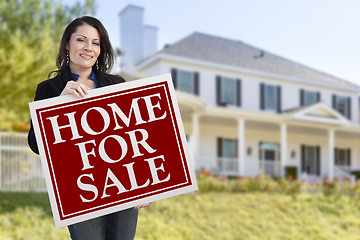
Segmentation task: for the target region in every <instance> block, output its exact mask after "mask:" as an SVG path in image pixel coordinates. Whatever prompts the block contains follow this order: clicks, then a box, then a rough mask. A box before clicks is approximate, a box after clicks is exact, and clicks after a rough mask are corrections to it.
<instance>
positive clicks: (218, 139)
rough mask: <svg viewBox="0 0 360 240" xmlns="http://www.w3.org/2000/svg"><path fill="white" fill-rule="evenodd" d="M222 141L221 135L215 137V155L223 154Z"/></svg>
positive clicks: (220, 155)
mask: <svg viewBox="0 0 360 240" xmlns="http://www.w3.org/2000/svg"><path fill="white" fill-rule="evenodd" d="M222 142H223V139H222V138H221V137H218V138H217V156H218V157H222V155H223V149H222Z"/></svg>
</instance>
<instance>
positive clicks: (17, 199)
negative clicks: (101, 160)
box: [0, 193, 360, 240]
mask: <svg viewBox="0 0 360 240" xmlns="http://www.w3.org/2000/svg"><path fill="white" fill-rule="evenodd" d="M359 210H360V201H359V198H358V197H354V196H353V197H351V196H345V195H344V196H324V195H322V194H316V195H309V194H295V195H284V194H276V193H196V194H188V195H182V196H177V197H173V198H169V199H165V200H161V201H158V202H155V203H153V204H152V205H150V206H149V207H147V208H144V209H141V210H140V216H139V224H138V230H137V235H136V239H137V240H140V239H144V240H145V239H146V240H148V239H153V240H155V239H156V240H161V239H166V240H170V239H201V240H202V239H221V240H222V239H236V240H238V239H246V240H251V239H261V240H263V239H281V240H282V239H326V240H329V239H341V240H344V239H345V240H351V239H360V211H359ZM0 239H1V240H7V239H26V240H27V239H29V240H31V239H34V240H35V239H36V240H41V239H46V240H52V239H53V240H59V239H70V238H69V236H68V232H67V229H66V228H61V229H56V228H55V227H54V223H53V219H52V215H51V210H50V206H49V201H48V197H47V194H46V193H0Z"/></svg>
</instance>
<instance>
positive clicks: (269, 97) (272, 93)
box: [265, 85, 276, 110]
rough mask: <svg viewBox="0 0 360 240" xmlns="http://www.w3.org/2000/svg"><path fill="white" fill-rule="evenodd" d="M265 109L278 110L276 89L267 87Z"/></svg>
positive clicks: (270, 86)
mask: <svg viewBox="0 0 360 240" xmlns="http://www.w3.org/2000/svg"><path fill="white" fill-rule="evenodd" d="M265 109H268V110H276V88H275V86H272V85H265Z"/></svg>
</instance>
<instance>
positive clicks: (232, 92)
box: [216, 76, 241, 106]
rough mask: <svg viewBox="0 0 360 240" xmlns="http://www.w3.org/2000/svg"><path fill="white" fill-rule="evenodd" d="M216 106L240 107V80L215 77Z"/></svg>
mask: <svg viewBox="0 0 360 240" xmlns="http://www.w3.org/2000/svg"><path fill="white" fill-rule="evenodd" d="M216 95H217V96H216V97H217V103H218V105H237V106H240V105H241V96H240V95H241V80H240V79H235V78H228V77H221V76H216Z"/></svg>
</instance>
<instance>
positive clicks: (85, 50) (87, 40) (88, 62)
mask: <svg viewBox="0 0 360 240" xmlns="http://www.w3.org/2000/svg"><path fill="white" fill-rule="evenodd" d="M66 49H67V50H68V51H69V57H70V63H69V65H70V70H71V72H73V73H79V72H81V71H84V70H89V69H91V68H92V66H93V65H94V64H95V62H96V60H97V58H98V57H99V55H100V36H99V33H98V31H97V30H96V29H95V28H93V27H92V26H90V25H88V24H83V25H80V26H78V27H77V29H76V32H74V33H73V34H72V35H71V37H70V41H69V43H68V44H67V46H66Z"/></svg>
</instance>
